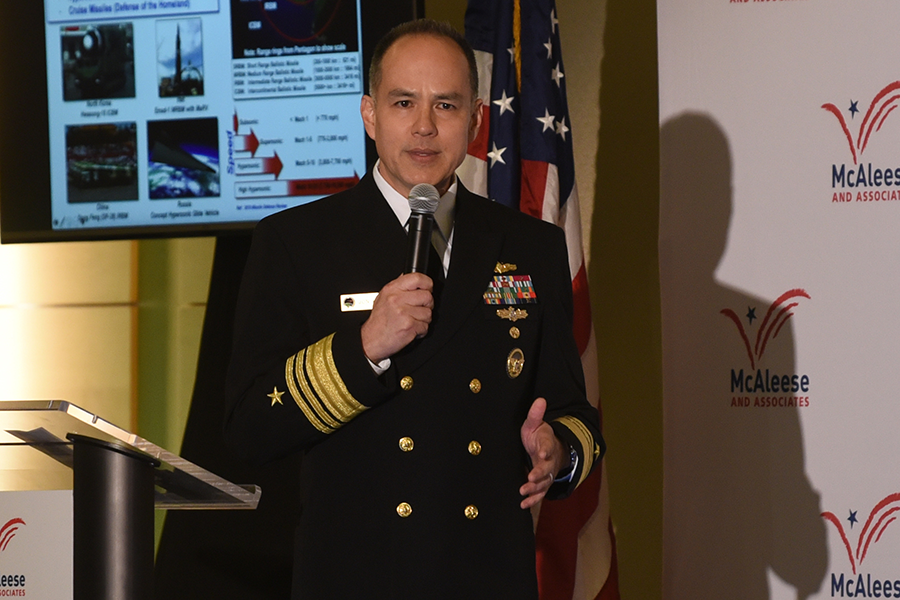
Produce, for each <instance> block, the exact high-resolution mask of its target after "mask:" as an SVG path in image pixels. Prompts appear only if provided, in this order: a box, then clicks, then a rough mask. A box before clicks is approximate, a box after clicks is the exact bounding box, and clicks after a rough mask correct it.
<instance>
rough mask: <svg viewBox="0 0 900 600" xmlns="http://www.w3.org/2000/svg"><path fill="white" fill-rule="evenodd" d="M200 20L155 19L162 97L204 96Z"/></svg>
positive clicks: (157, 61) (157, 65) (160, 92)
mask: <svg viewBox="0 0 900 600" xmlns="http://www.w3.org/2000/svg"><path fill="white" fill-rule="evenodd" d="M201 29H202V27H201V22H200V19H179V20H165V21H157V22H156V70H157V73H158V76H159V97H160V98H167V97H171V96H202V95H203V35H202V31H201Z"/></svg>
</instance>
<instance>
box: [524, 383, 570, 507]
mask: <svg viewBox="0 0 900 600" xmlns="http://www.w3.org/2000/svg"><path fill="white" fill-rule="evenodd" d="M546 410H547V401H546V400H544V399H543V398H538V399H537V400H535V401H534V403H533V404H532V405H531V408H530V409H529V410H528V417H527V418H526V419H525V423H524V424H522V443H523V444H524V445H525V450H526V452H528V456H529V457H530V458H531V472H530V473H528V483H526V484H525V485H523V486H522V487H520V488H519V493H520V494H522V495H523V496H525V499H524V500H522V503H521V504H520V506H521V507H522V508H531V507H532V506H534V505H535V504H537V503H538V502H540V501H541V500H542V499H543V498H544V496H545V495H546V494H547V490H549V489H550V486H551V485H553V480H554V479H555V478H556V474H557V473H559V472H560V470H562V469H563V467H565V466H566V464H567V461H568V458H569V455H568V452H566V449H565V448H564V447H563V444H562V442H561V441H560V440H559V438H558V437H556V434H555V433H553V428H552V427H550V425H549V424H548V423H546V422H545V421H544V411H546Z"/></svg>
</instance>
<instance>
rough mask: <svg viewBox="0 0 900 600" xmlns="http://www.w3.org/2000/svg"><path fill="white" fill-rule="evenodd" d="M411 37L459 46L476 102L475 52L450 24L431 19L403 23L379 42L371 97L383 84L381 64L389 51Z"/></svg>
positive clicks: (371, 76) (371, 77)
mask: <svg viewBox="0 0 900 600" xmlns="http://www.w3.org/2000/svg"><path fill="white" fill-rule="evenodd" d="M410 35H431V36H434V37H442V38H446V39H449V40H451V41H453V42H454V43H455V44H456V45H457V46H459V49H460V51H462V53H463V55H464V56H465V57H466V62H467V63H469V85H470V86H471V88H472V101H473V102H474V101H475V99H476V98H477V97H478V66H477V65H476V64H475V52H473V51H472V46H470V45H469V42H468V41H466V38H465V37H463V35H462V34H461V33H459V32H458V31H457V30H456V29H454V28H453V27H452V26H451V25H450V24H449V23H444V22H440V21H433V20H431V19H416V20H415V21H407V22H406V23H401V24H400V25H397V26H396V27H394V28H393V29H391V30H390V31H389V32H387V33H386V34H385V35H384V37H383V38H381V39H380V40H379V41H378V44H377V45H376V46H375V52H374V53H373V54H372V63H371V64H370V65H369V95H370V96H374V92H375V88H377V87H378V84H380V83H381V63H382V61H383V60H384V55H385V54H387V51H388V49H390V47H391V46H393V45H394V42H396V41H397V40H399V39H400V38H404V37H406V36H410Z"/></svg>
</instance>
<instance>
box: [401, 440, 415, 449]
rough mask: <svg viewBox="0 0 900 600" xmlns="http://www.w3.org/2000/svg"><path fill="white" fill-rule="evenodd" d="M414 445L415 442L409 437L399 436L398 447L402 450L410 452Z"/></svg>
mask: <svg viewBox="0 0 900 600" xmlns="http://www.w3.org/2000/svg"><path fill="white" fill-rule="evenodd" d="M415 447H416V444H415V442H413V439H412V438H411V437H402V438H400V449H401V450H403V451H404V452H412V450H413V448H415Z"/></svg>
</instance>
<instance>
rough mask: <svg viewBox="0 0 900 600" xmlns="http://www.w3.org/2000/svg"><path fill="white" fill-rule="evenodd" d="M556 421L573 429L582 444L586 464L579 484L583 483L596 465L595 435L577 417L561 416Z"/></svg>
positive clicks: (582, 456) (582, 454)
mask: <svg viewBox="0 0 900 600" xmlns="http://www.w3.org/2000/svg"><path fill="white" fill-rule="evenodd" d="M556 422H557V423H560V424H561V425H563V426H565V427H566V429H568V430H569V431H571V432H572V433H573V434H574V435H575V437H576V438H577V439H578V442H579V443H580V444H581V460H582V461H584V466H582V468H581V477H579V479H578V485H581V482H582V481H584V480H585V478H586V477H587V476H588V474H589V473H590V472H591V468H592V467H593V466H594V455H595V453H594V436H593V435H591V432H590V431H588V428H587V427H585V426H584V423H582V422H581V421H579V420H578V419H576V418H575V417H568V416H567V417H560V418H559V419H556Z"/></svg>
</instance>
